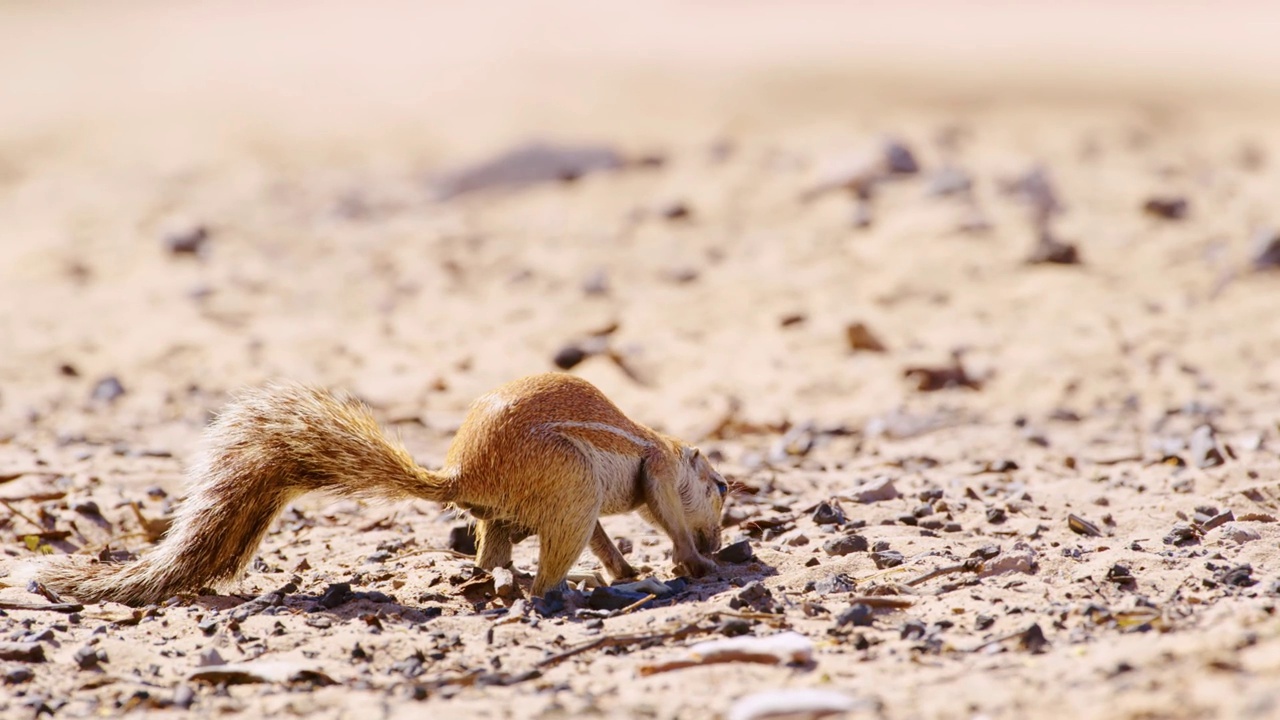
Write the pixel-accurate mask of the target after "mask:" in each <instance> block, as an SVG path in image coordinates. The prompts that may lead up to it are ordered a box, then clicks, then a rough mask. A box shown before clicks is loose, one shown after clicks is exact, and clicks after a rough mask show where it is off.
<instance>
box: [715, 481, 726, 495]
mask: <svg viewBox="0 0 1280 720" xmlns="http://www.w3.org/2000/svg"><path fill="white" fill-rule="evenodd" d="M716 490H717V491H719V492H720V497H724V494H725V493H727V492H729V486H728V485H727V484H725V482H724V481H723V480H717V481H716Z"/></svg>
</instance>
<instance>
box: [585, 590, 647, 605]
mask: <svg viewBox="0 0 1280 720" xmlns="http://www.w3.org/2000/svg"><path fill="white" fill-rule="evenodd" d="M648 596H649V594H648V593H641V592H629V591H627V590H620V589H618V588H615V587H607V586H601V587H598V588H596V589H594V590H592V591H591V595H590V596H588V597H587V607H589V608H591V609H592V610H621V609H623V608H625V607H628V606H630V605H633V604H635V603H637V602H640V601H641V600H644V599H645V598H646V597H648Z"/></svg>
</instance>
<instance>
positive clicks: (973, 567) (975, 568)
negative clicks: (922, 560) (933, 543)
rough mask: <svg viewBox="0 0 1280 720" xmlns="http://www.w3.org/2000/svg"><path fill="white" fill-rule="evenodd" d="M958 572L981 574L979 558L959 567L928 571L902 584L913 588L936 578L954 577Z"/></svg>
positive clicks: (952, 566)
mask: <svg viewBox="0 0 1280 720" xmlns="http://www.w3.org/2000/svg"><path fill="white" fill-rule="evenodd" d="M959 572H973V573H976V572H982V560H981V559H980V558H969V559H968V560H965V561H964V562H962V563H960V564H959V565H947V566H946V567H940V568H937V569H935V570H930V571H929V572H927V573H925V574H923V575H920V576H919V577H914V578H911V579H910V580H907V581H906V582H904V583H903V585H906V586H907V587H915V586H916V585H921V584H923V583H927V582H929V581H930V580H932V579H934V578H936V577H942V576H943V575H954V574H955V573H959Z"/></svg>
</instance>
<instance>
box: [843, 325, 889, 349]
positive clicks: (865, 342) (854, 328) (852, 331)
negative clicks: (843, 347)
mask: <svg viewBox="0 0 1280 720" xmlns="http://www.w3.org/2000/svg"><path fill="white" fill-rule="evenodd" d="M844 337H845V342H846V343H847V344H848V345H849V349H850V350H853V351H854V352H858V351H864V352H878V353H882V352H885V351H886V350H887V348H886V347H885V345H884V343H883V342H881V341H880V338H878V337H876V336H875V333H873V332H871V329H870V328H868V327H867V326H866V324H865V323H860V322H855V323H849V324H848V325H846V326H845V328H844Z"/></svg>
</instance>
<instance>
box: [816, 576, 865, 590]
mask: <svg viewBox="0 0 1280 720" xmlns="http://www.w3.org/2000/svg"><path fill="white" fill-rule="evenodd" d="M854 587H855V586H854V582H853V580H852V579H851V578H849V576H847V575H845V574H843V573H836V574H835V575H830V576H828V577H824V578H822V579H821V580H819V581H817V582H816V583H814V584H813V591H814V592H815V593H817V594H819V595H832V594H835V593H851V592H853V590H854Z"/></svg>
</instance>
